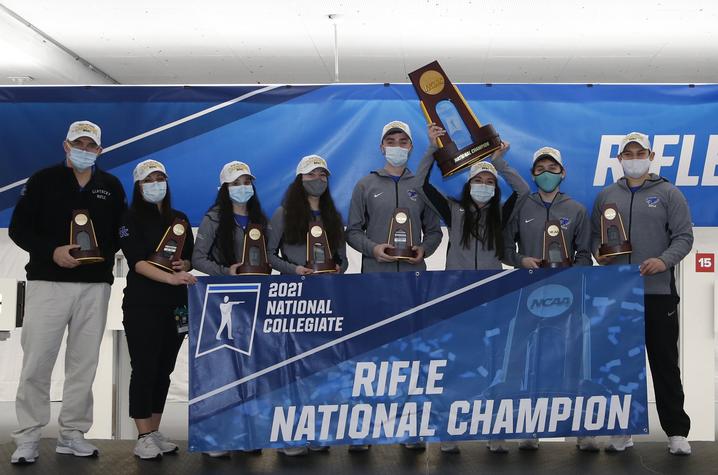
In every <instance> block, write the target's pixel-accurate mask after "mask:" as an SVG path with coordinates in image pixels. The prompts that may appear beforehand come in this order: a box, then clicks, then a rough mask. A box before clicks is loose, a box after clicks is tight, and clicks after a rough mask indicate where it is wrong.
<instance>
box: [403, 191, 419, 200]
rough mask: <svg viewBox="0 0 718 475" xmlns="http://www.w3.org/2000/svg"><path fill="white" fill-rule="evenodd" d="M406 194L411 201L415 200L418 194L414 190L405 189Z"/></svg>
mask: <svg viewBox="0 0 718 475" xmlns="http://www.w3.org/2000/svg"><path fill="white" fill-rule="evenodd" d="M406 196H408V197H409V199H410V200H411V201H416V198H417V196H419V194H418V193H417V192H416V191H414V190H412V189H409V190H406Z"/></svg>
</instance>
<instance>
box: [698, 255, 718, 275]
mask: <svg viewBox="0 0 718 475" xmlns="http://www.w3.org/2000/svg"><path fill="white" fill-rule="evenodd" d="M714 270H715V255H714V254H713V253H707V252H699V253H696V272H713V271H714Z"/></svg>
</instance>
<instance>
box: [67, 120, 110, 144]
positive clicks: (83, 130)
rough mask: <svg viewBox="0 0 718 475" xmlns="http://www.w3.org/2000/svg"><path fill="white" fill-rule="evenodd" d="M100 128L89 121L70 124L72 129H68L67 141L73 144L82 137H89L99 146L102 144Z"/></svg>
mask: <svg viewBox="0 0 718 475" xmlns="http://www.w3.org/2000/svg"><path fill="white" fill-rule="evenodd" d="M100 135H101V131H100V127H99V126H98V125H97V124H93V123H92V122H90V121H87V120H81V121H78V122H73V123H72V124H70V128H69V129H67V137H66V139H67V141H68V142H72V141H73V140H76V139H78V138H80V137H87V138H90V139H92V140H94V141H95V143H96V144H97V145H98V146H101V145H102V144H101V143H100Z"/></svg>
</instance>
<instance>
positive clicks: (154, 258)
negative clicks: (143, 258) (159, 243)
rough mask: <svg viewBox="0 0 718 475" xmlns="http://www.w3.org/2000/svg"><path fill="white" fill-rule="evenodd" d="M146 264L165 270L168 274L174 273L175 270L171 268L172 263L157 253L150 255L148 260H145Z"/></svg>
mask: <svg viewBox="0 0 718 475" xmlns="http://www.w3.org/2000/svg"><path fill="white" fill-rule="evenodd" d="M147 262H149V263H150V264H152V265H153V266H155V267H159V268H160V269H162V270H166V271H168V272H174V271H175V270H174V269H173V268H172V261H170V260H169V259H167V258H166V257H165V256H163V255H162V254H160V253H159V252H156V253H154V254H152V255H151V256H150V257H149V259H147Z"/></svg>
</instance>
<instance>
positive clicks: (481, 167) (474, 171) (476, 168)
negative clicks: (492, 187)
mask: <svg viewBox="0 0 718 475" xmlns="http://www.w3.org/2000/svg"><path fill="white" fill-rule="evenodd" d="M481 172H489V173H491V174H492V175H493V176H494V178H496V179H497V180H498V179H499V175H498V173H496V167H494V165H493V164H492V163H491V162H486V161H483V162H479V163H474V164H473V165H471V170H470V171H469V180H471V179H472V178H474V177H475V176H476V175H478V174H479V173H481Z"/></svg>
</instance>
